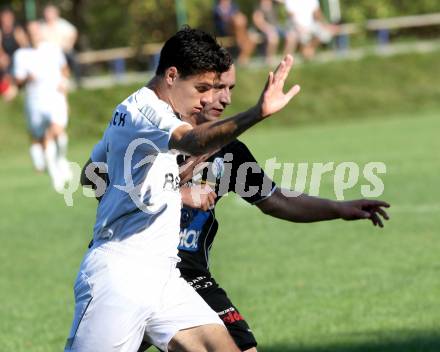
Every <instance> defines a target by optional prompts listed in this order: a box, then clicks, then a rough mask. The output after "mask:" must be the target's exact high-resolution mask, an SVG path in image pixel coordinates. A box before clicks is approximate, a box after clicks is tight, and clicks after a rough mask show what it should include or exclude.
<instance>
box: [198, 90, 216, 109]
mask: <svg viewBox="0 0 440 352" xmlns="http://www.w3.org/2000/svg"><path fill="white" fill-rule="evenodd" d="M212 101H213V92H212V89H211V90H210V91H208V92H206V93H205V94H203V95H202V97H201V99H200V102H201V104H202V105H206V104H211V103H212Z"/></svg>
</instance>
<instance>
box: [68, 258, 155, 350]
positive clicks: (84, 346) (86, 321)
mask: <svg viewBox="0 0 440 352" xmlns="http://www.w3.org/2000/svg"><path fill="white" fill-rule="evenodd" d="M106 257H108V255H107V254H106V253H99V251H96V250H95V251H93V250H91V251H90V252H89V254H88V255H86V258H85V260H84V262H83V264H82V265H81V269H80V273H79V274H78V277H77V280H76V282H75V288H74V293H75V315H74V320H73V324H72V328H71V331H70V334H69V338H68V340H67V343H66V348H65V351H81V352H85V351H93V352H101V351H102V352H116V351H117V352H125V351H137V348H138V347H139V345H140V344H141V341H142V338H143V336H144V332H145V325H146V321H147V319H148V316H149V315H150V311H149V310H148V309H147V308H146V307H145V306H144V305H142V304H141V302H139V301H138V300H137V299H136V297H134V296H133V295H130V294H129V292H128V291H131V290H134V291H135V292H139V293H140V292H143V293H145V295H147V292H146V290H144V289H143V287H142V286H140V287H137V286H136V285H135V284H136V282H137V281H138V279H137V276H136V277H133V279H130V277H131V275H130V274H126V277H125V278H122V273H118V271H116V270H113V269H112V268H111V267H109V265H108V263H107V260H108V258H106ZM121 266H122V265H121ZM123 269H125V268H121V271H122V270H123ZM128 269H132V270H134V267H133V268H132V267H131V268H128ZM127 272H128V273H130V271H127Z"/></svg>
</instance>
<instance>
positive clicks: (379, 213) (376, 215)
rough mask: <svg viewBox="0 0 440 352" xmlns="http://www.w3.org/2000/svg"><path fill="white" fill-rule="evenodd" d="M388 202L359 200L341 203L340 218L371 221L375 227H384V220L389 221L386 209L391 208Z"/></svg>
mask: <svg viewBox="0 0 440 352" xmlns="http://www.w3.org/2000/svg"><path fill="white" fill-rule="evenodd" d="M389 207H390V205H389V204H388V203H387V202H384V201H381V200H368V199H359V200H351V201H346V202H341V203H340V209H339V211H340V217H341V219H344V220H361V219H370V220H371V222H372V223H373V225H374V226H377V225H379V227H383V220H382V218H383V219H385V220H389V218H390V217H389V216H388V214H387V212H386V211H385V210H384V208H389Z"/></svg>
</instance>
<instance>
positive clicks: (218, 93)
mask: <svg viewBox="0 0 440 352" xmlns="http://www.w3.org/2000/svg"><path fill="white" fill-rule="evenodd" d="M234 87H235V67H234V65H232V66H231V68H230V69H229V70H228V71H226V72H223V73H222V74H221V75H220V79H219V80H217V81H216V82H215V83H214V92H213V98H212V103H209V104H206V105H205V106H204V107H203V111H202V115H203V116H204V120H205V121H206V120H216V119H218V118H220V117H221V115H222V114H223V111H224V110H225V109H226V107H227V106H228V105H229V104H231V98H232V90H233V89H234ZM205 121H201V122H205Z"/></svg>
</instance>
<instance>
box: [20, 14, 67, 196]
mask: <svg viewBox="0 0 440 352" xmlns="http://www.w3.org/2000/svg"><path fill="white" fill-rule="evenodd" d="M27 30H28V33H29V36H30V39H31V43H32V47H30V48H22V49H19V50H17V52H16V53H15V54H14V78H15V81H16V82H17V85H18V86H20V87H23V86H24V87H25V89H26V96H25V112H26V117H27V122H28V129H29V133H30V135H31V148H30V154H31V158H32V162H33V164H34V167H35V169H36V170H38V171H43V170H45V169H47V171H48V173H49V175H50V177H51V179H52V184H53V187H54V188H55V190H57V191H60V190H61V189H62V188H63V186H64V183H65V182H66V181H69V180H70V178H71V171H70V168H69V164H68V162H67V159H66V153H67V135H66V132H65V127H66V125H67V100H66V92H67V77H68V68H67V64H66V60H65V58H64V55H63V53H62V51H61V50H60V49H59V48H58V47H56V46H54V45H53V44H50V43H48V42H46V41H45V40H44V37H43V32H42V30H41V26H40V24H39V23H38V22H36V21H33V22H29V24H28V26H27Z"/></svg>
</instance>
